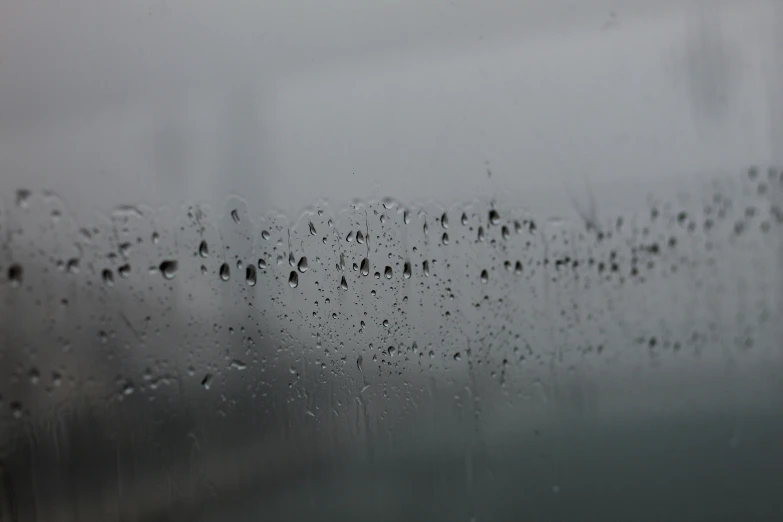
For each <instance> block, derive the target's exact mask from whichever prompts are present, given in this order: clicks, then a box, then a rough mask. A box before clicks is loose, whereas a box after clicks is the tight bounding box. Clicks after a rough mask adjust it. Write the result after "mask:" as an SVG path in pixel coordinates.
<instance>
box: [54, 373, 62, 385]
mask: <svg viewBox="0 0 783 522" xmlns="http://www.w3.org/2000/svg"><path fill="white" fill-rule="evenodd" d="M62 382H63V377H62V375H60V374H59V373H58V372H52V386H54V387H55V388H59V387H60V385H61V384H62Z"/></svg>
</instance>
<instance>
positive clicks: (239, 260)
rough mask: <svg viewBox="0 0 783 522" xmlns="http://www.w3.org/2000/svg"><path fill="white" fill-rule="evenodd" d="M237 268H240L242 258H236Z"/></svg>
mask: <svg viewBox="0 0 783 522" xmlns="http://www.w3.org/2000/svg"><path fill="white" fill-rule="evenodd" d="M237 270H242V260H241V259H237Z"/></svg>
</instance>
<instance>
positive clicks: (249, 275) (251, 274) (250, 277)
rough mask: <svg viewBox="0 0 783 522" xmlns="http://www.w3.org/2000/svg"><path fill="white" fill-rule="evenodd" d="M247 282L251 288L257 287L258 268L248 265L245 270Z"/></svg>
mask: <svg viewBox="0 0 783 522" xmlns="http://www.w3.org/2000/svg"><path fill="white" fill-rule="evenodd" d="M245 281H247V284H248V285H249V286H256V267H254V266H253V265H247V268H246V269H245Z"/></svg>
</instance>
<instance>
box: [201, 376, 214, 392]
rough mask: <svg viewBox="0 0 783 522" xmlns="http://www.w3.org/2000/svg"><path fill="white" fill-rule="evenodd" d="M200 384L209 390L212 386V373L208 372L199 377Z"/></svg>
mask: <svg viewBox="0 0 783 522" xmlns="http://www.w3.org/2000/svg"><path fill="white" fill-rule="evenodd" d="M201 386H202V387H203V388H204V389H205V390H209V389H210V388H211V387H212V374H211V373H208V374H206V375H205V376H204V378H203V379H201Z"/></svg>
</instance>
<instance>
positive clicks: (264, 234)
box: [261, 230, 269, 241]
mask: <svg viewBox="0 0 783 522" xmlns="http://www.w3.org/2000/svg"><path fill="white" fill-rule="evenodd" d="M261 239H263V240H265V241H269V231H268V230H262V231H261Z"/></svg>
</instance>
